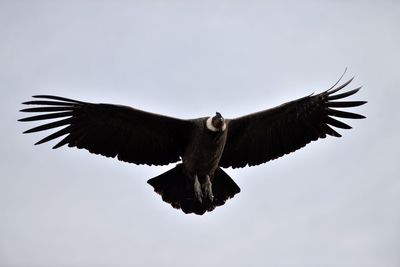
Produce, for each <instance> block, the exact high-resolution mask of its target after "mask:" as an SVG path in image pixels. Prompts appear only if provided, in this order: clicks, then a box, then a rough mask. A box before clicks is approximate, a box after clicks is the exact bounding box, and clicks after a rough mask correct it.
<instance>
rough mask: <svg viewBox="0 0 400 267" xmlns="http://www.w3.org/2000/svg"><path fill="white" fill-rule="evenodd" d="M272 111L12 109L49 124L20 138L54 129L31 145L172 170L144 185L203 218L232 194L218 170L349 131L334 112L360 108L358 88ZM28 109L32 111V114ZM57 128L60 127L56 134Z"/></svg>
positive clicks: (46, 102)
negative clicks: (201, 113) (187, 113)
mask: <svg viewBox="0 0 400 267" xmlns="http://www.w3.org/2000/svg"><path fill="white" fill-rule="evenodd" d="M343 75H344V73H343V74H342V76H341V77H340V78H339V80H338V81H337V82H336V83H335V84H334V85H333V86H332V87H330V88H329V89H327V90H325V91H323V92H321V93H319V94H315V93H312V94H310V95H308V96H305V97H302V98H299V99H296V100H293V101H290V102H286V103H284V104H282V105H279V106H277V107H274V108H270V109H266V110H263V111H259V112H255V113H252V114H248V115H244V116H241V117H238V118H234V119H227V118H224V117H223V116H222V115H221V113H219V112H216V113H215V115H211V116H206V117H200V118H195V119H180V118H174V117H170V116H165V115H161V114H156V113H151V112H148V111H143V110H139V109H135V108H132V107H129V106H122V105H115V104H104V103H90V102H83V101H78V100H73V99H69V98H65V97H60V96H53V95H34V96H32V97H33V100H30V101H27V102H23V103H22V104H23V105H29V106H30V107H28V108H24V109H22V110H20V111H21V112H25V113H29V114H32V113H33V116H32V115H29V117H25V118H22V119H19V121H22V122H32V121H43V120H52V121H51V122H48V121H47V122H46V123H45V124H41V125H39V126H36V127H34V128H31V129H29V130H27V131H25V132H24V133H34V132H41V131H45V130H54V129H56V128H57V130H54V132H53V133H51V134H50V135H47V136H46V137H44V138H43V139H41V140H40V141H38V142H37V143H35V145H38V144H42V143H45V142H48V141H51V140H53V139H57V138H60V137H62V138H61V140H60V141H59V142H58V143H56V145H55V146H54V147H53V148H54V149H56V148H60V147H63V146H65V145H67V146H68V147H76V148H78V149H86V150H88V151H89V152H90V153H94V154H98V155H102V156H106V157H109V158H115V157H116V158H117V159H118V160H120V161H124V162H128V163H133V164H137V165H141V164H146V165H149V166H153V165H155V166H160V165H168V164H171V163H176V165H175V167H173V168H172V169H170V170H168V171H166V172H165V173H162V174H160V175H158V176H156V177H154V178H151V179H149V180H148V181H147V182H148V184H150V185H151V186H152V187H153V189H154V191H155V192H156V193H158V194H159V195H160V196H161V198H162V200H163V201H165V202H167V203H169V204H170V205H171V206H172V207H174V208H176V209H181V210H182V211H183V212H184V213H186V214H190V213H194V214H197V215H203V214H205V213H206V212H210V211H212V210H214V209H215V208H216V207H218V206H221V205H224V204H225V203H226V201H227V200H228V199H230V198H233V197H234V196H235V195H236V194H238V193H239V192H240V188H239V186H238V185H237V184H236V183H235V182H234V181H233V179H232V178H231V177H230V176H229V175H228V174H227V173H226V172H225V171H224V170H223V168H229V167H231V168H243V167H246V166H255V165H260V164H263V163H266V162H268V161H271V160H274V159H277V158H279V157H282V156H284V155H286V154H289V153H292V152H294V151H296V150H298V149H300V148H302V147H304V146H305V145H307V144H309V143H311V142H312V141H316V140H318V139H323V138H325V137H327V136H333V137H341V134H339V133H338V132H337V129H334V128H339V129H351V128H352V127H351V126H349V125H348V124H346V123H344V122H343V121H340V120H339V119H338V118H344V119H364V118H365V116H363V115H360V114H357V113H353V112H348V111H344V110H341V109H342V108H353V107H358V106H361V105H363V104H365V103H367V101H347V100H344V99H345V98H347V97H349V96H351V95H354V94H355V93H357V92H358V91H359V90H360V89H361V87H358V88H356V89H353V90H350V91H346V92H342V90H343V89H344V88H345V87H347V86H348V85H349V84H350V83H351V82H352V81H353V79H354V77H353V78H351V79H349V80H348V81H346V82H344V83H342V84H341V85H339V83H340V81H341V80H342V78H343ZM32 106H33V107H32ZM60 127H62V128H60Z"/></svg>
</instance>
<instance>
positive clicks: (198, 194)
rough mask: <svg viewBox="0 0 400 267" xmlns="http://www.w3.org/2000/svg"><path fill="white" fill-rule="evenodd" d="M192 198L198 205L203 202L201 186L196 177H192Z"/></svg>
mask: <svg viewBox="0 0 400 267" xmlns="http://www.w3.org/2000/svg"><path fill="white" fill-rule="evenodd" d="M194 196H195V197H196V199H197V200H198V201H199V202H200V203H202V202H203V193H202V192H201V185H200V182H199V179H198V178H197V175H195V176H194Z"/></svg>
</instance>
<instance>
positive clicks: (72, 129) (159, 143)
mask: <svg viewBox="0 0 400 267" xmlns="http://www.w3.org/2000/svg"><path fill="white" fill-rule="evenodd" d="M33 97H34V98H37V99H40V100H33V101H28V102H24V103H23V104H26V105H38V106H37V107H33V108H26V109H23V110H21V111H22V112H40V113H43V114H40V115H35V116H32V117H28V118H24V119H20V121H41V120H48V119H56V120H55V121H52V122H50V123H46V124H43V125H41V126H38V127H35V128H32V129H30V130H28V131H25V132H24V133H33V132H38V131H44V130H49V129H53V128H58V127H64V128H62V129H60V130H58V131H56V132H54V133H52V134H51V135H49V136H47V137H45V138H43V139H42V140H40V141H39V142H37V143H36V144H41V143H44V142H47V141H50V140H53V139H55V138H58V137H61V136H64V138H63V139H62V140H61V141H60V142H59V143H57V144H56V145H55V146H54V147H53V148H58V147H61V146H63V145H66V144H68V146H69V147H77V148H85V149H87V150H89V152H91V153H95V154H101V155H103V156H106V157H115V156H118V159H119V160H122V161H126V162H131V163H136V164H147V165H164V164H168V163H172V162H176V161H178V160H179V159H180V157H181V156H182V153H183V151H184V148H185V146H186V143H187V137H188V136H189V132H190V130H191V127H192V124H191V122H190V121H188V120H180V119H176V118H171V117H166V116H162V115H157V114H153V113H149V112H145V111H141V110H137V109H133V108H131V107H126V106H119V105H112V104H92V103H86V102H81V101H76V100H72V99H67V98H63V97H57V96H49V95H38V96H33Z"/></svg>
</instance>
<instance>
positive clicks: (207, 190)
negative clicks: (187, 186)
mask: <svg viewBox="0 0 400 267" xmlns="http://www.w3.org/2000/svg"><path fill="white" fill-rule="evenodd" d="M203 192H204V195H205V196H206V198H208V200H210V201H211V202H213V200H214V195H213V192H212V183H211V180H210V176H208V175H206V180H205V182H204V184H203Z"/></svg>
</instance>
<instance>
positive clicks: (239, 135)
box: [220, 79, 366, 168]
mask: <svg viewBox="0 0 400 267" xmlns="http://www.w3.org/2000/svg"><path fill="white" fill-rule="evenodd" d="M352 80H353V79H350V80H349V81H348V82H346V83H344V84H343V85H341V86H338V87H337V88H333V87H334V86H336V85H337V83H336V84H335V85H334V86H333V87H332V88H330V89H328V90H327V91H325V92H323V93H320V94H318V95H310V96H306V97H303V98H300V99H297V100H295V101H292V102H288V103H285V104H283V105H280V106H278V107H275V108H272V109H268V110H264V111H261V112H258V113H254V114H250V115H247V116H243V117H240V118H237V119H232V120H229V121H228V137H227V142H226V145H225V149H224V152H223V154H222V157H221V160H220V166H222V167H233V168H241V167H244V166H246V165H249V166H253V165H259V164H261V163H264V162H267V161H270V160H273V159H276V158H278V157H281V156H283V155H285V154H289V153H291V152H293V151H295V150H297V149H300V148H302V147H304V146H305V145H306V144H308V143H310V142H311V141H314V140H317V139H319V138H325V137H326V135H331V136H336V137H341V135H340V134H339V133H338V132H336V131H335V130H334V129H332V128H331V126H333V127H337V128H342V129H351V127H350V126H349V125H347V124H345V123H343V122H341V121H339V120H337V119H334V118H333V117H340V118H346V119H362V118H365V117H364V116H362V115H359V114H355V113H350V112H346V111H341V110H337V109H335V108H350V107H356V106H360V105H363V104H365V103H366V101H334V100H342V99H343V98H346V97H348V96H351V95H353V94H355V93H357V92H358V90H360V88H361V87H360V88H357V89H354V90H351V91H348V92H345V93H340V94H335V93H336V92H338V91H340V90H341V89H343V88H344V87H346V86H347V85H348V84H349V83H350V82H351V81H352ZM339 81H340V80H339ZM339 81H338V82H339Z"/></svg>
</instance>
